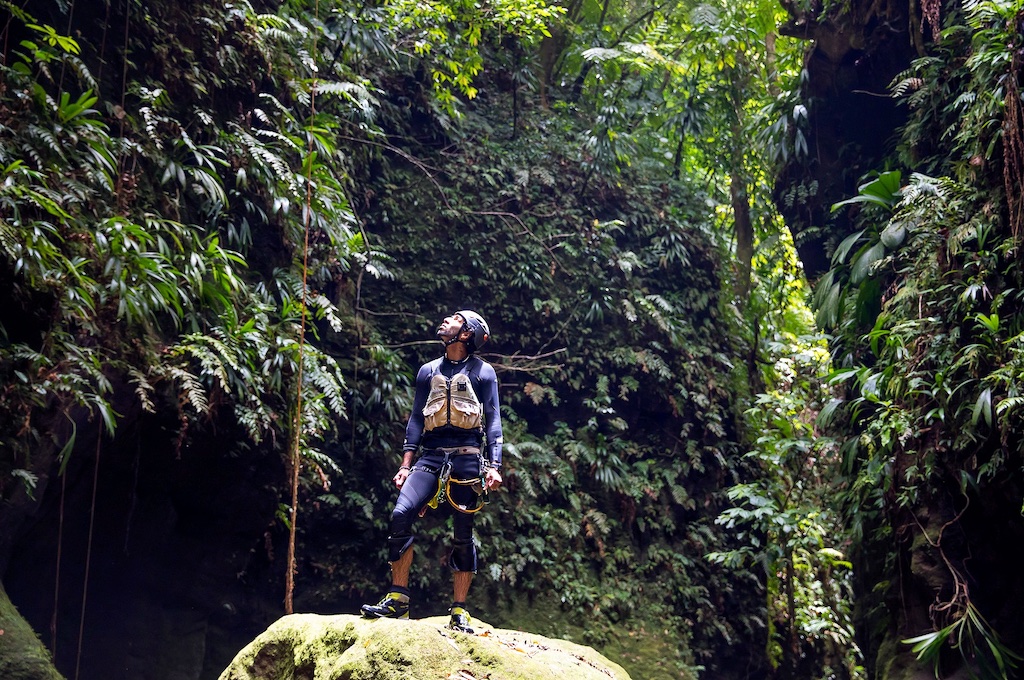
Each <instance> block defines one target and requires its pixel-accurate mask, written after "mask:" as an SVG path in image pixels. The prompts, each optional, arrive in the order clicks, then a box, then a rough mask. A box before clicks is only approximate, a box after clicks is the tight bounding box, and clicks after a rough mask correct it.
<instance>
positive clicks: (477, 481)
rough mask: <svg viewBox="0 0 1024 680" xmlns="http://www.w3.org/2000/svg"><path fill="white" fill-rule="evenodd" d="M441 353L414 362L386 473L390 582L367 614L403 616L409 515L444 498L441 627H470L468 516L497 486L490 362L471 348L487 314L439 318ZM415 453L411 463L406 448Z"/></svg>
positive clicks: (497, 436)
mask: <svg viewBox="0 0 1024 680" xmlns="http://www.w3.org/2000/svg"><path fill="white" fill-rule="evenodd" d="M437 337H438V338H439V339H440V340H441V342H442V343H444V347H445V350H444V356H442V357H441V358H439V359H435V360H434V361H431V362H428V363H426V364H424V365H423V366H421V367H420V370H419V373H418V374H417V375H416V396H415V399H414V401H413V406H412V414H411V415H410V417H409V424H408V426H407V427H406V430H405V443H404V444H403V445H402V465H401V466H400V467H399V468H398V472H397V473H396V474H395V477H394V479H393V481H394V483H395V487H397V488H398V489H399V491H400V492H399V495H398V501H397V502H396V503H395V509H394V512H392V514H391V535H390V536H388V561H389V562H390V563H391V589H390V590H389V591H388V593H387V594H386V595H385V596H384V597H383V598H382V599H381V601H380V602H378V603H377V604H365V605H363V607H362V614H363V616H365V617H367V618H382V617H388V618H400V619H407V618H409V567H410V565H411V564H412V555H413V549H412V544H413V539H414V536H413V532H412V524H413V521H414V520H415V519H416V518H417V517H419V516H422V514H423V513H424V512H425V511H426V509H427V507H435V508H436V507H437V506H438V505H439V503H442V502H447V503H448V504H449V505H450V506H451V509H452V511H453V513H452V514H453V524H454V531H453V537H452V550H451V553H450V554H449V556H448V566H449V568H450V569H451V570H452V573H453V575H454V576H453V580H454V587H453V590H454V597H453V598H452V606H451V609H449V613H450V614H451V620H450V621H449V623H448V627H449V628H451V629H453V630H458V631H462V632H465V633H472V632H473V629H472V628H471V627H470V625H469V622H470V616H469V612H468V611H467V610H466V596H467V595H468V594H469V585H470V583H471V582H472V581H473V575H474V574H475V573H476V568H477V555H476V545H475V544H474V542H473V518H474V516H475V513H476V512H477V511H478V510H480V508H481V507H483V494H484V493H486V491H488V490H491V489H497V488H498V487H499V486H501V474H500V473H499V471H498V470H499V468H500V467H501V445H502V437H501V413H500V411H499V409H498V379H497V376H496V375H495V373H494V368H493V367H492V366H491V365H490V364H488V363H487V362H486V361H484V360H483V359H481V358H479V357H477V356H475V354H474V353H475V352H476V351H477V350H479V349H480V347H481V346H483V344H484V343H485V342H487V339H488V338H489V337H490V329H489V328H488V326H487V322H486V321H484V320H483V318H482V317H481V316H480V315H479V314H477V313H476V312H473V311H470V310H463V311H460V312H456V313H455V314H452V315H451V316H448V317H446V318H445V320H444V321H442V322H441V325H440V326H438V328H437ZM417 450H419V452H420V457H419V458H418V459H417V460H416V464H415V465H413V464H412V462H413V456H414V455H415V454H416V451H417Z"/></svg>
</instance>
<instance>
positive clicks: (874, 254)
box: [850, 243, 885, 283]
mask: <svg viewBox="0 0 1024 680" xmlns="http://www.w3.org/2000/svg"><path fill="white" fill-rule="evenodd" d="M883 257H885V246H884V245H882V244H881V243H876V244H874V245H873V246H871V247H870V248H868V249H866V250H864V251H862V252H861V253H860V254H858V255H857V258H856V259H855V260H854V261H853V268H852V269H851V270H850V281H851V283H860V282H861V281H863V280H864V279H865V278H867V276H868V274H869V272H870V271H871V266H872V265H874V264H875V263H876V262H878V261H879V260H881V259H882V258H883Z"/></svg>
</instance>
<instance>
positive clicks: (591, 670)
mask: <svg viewBox="0 0 1024 680" xmlns="http://www.w3.org/2000/svg"><path fill="white" fill-rule="evenodd" d="M446 622H447V618H446V617H434V618H429V619H419V620H411V621H401V620H394V619H379V620H366V619H362V618H359V617H357V616H353V615H350V614H341V615H338V616H318V615H314V614H294V615H291V616H285V617H283V618H281V619H280V620H278V621H277V622H275V623H274V624H273V625H272V626H271V627H270V628H268V629H267V630H266V631H265V632H264V633H263V634H261V635H260V636H259V637H257V638H256V639H255V640H253V641H252V642H251V643H250V644H249V645H248V646H247V647H246V648H245V649H243V650H242V651H241V652H239V653H238V655H237V656H236V657H235V659H234V661H232V663H231V665H230V666H228V668H227V669H226V670H225V671H224V672H223V673H222V674H221V676H220V680H438V679H439V678H441V679H443V678H449V677H467V676H468V677H486V676H488V675H490V677H500V678H502V679H503V680H543V679H545V678H552V679H554V678H566V679H567V680H568V679H570V678H571V679H572V680H588V679H593V680H629V675H628V674H627V673H626V672H625V671H624V670H623V669H622V667H621V666H619V665H618V664H616V663H614V662H612V661H609V660H608V659H606V658H605V657H603V656H602V655H600V654H598V653H597V652H595V651H594V650H593V649H591V648H589V647H584V646H582V645H577V644H574V643H572V642H567V641H565V640H556V639H551V638H546V637H543V636H540V635H533V634H530V633H524V632H521V631H513V630H501V629H495V628H493V627H491V626H489V625H487V624H486V623H483V622H480V621H475V622H474V624H475V626H476V630H477V633H476V634H475V635H467V634H465V633H456V632H454V631H450V630H448V629H447V628H445V627H444V626H445V623H446ZM460 673H461V675H460Z"/></svg>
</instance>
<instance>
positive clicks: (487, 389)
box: [480, 363, 504, 467]
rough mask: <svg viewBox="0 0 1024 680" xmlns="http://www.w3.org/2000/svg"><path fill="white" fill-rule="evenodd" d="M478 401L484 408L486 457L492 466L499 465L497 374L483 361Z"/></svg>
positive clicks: (499, 431) (499, 417)
mask: <svg viewBox="0 0 1024 680" xmlns="http://www.w3.org/2000/svg"><path fill="white" fill-rule="evenodd" d="M480 387H481V388H482V389H481V392H482V393H483V394H481V395H480V403H481V404H482V405H483V409H484V423H485V430H484V432H485V433H486V434H487V459H488V460H489V461H490V462H491V465H492V466H494V467H501V446H502V444H503V443H504V440H503V439H502V434H501V408H500V407H499V404H498V376H497V375H496V374H495V373H494V368H493V367H491V365H490V364H488V363H485V364H484V366H483V368H482V369H481V371H480Z"/></svg>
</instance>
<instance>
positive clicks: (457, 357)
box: [444, 342, 469, 364]
mask: <svg viewBox="0 0 1024 680" xmlns="http://www.w3.org/2000/svg"><path fill="white" fill-rule="evenodd" d="M444 356H445V358H446V359H448V361H450V362H452V363H453V364H461V363H462V362H463V361H465V360H466V359H468V358H469V351H468V350H467V349H466V346H465V345H464V344H462V343H461V342H453V343H452V344H450V345H448V347H446V348H445V350H444Z"/></svg>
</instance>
